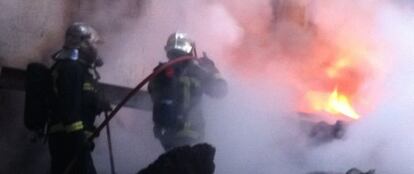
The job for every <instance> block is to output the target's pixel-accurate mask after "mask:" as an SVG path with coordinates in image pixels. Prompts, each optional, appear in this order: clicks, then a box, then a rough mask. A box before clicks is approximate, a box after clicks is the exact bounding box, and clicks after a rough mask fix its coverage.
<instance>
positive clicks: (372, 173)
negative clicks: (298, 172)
mask: <svg viewBox="0 0 414 174" xmlns="http://www.w3.org/2000/svg"><path fill="white" fill-rule="evenodd" d="M307 174H375V170H373V169H371V170H368V171H367V172H362V171H361V170H359V169H357V168H352V169H349V170H348V171H347V172H346V173H341V172H320V171H319V172H310V173H307Z"/></svg>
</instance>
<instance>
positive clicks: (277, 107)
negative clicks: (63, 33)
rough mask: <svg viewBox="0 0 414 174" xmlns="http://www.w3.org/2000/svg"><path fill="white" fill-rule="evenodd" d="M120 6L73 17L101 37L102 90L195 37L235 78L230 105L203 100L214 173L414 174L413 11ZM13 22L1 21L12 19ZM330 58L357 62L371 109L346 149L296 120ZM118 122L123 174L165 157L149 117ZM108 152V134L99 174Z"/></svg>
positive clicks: (296, 0)
mask: <svg viewBox="0 0 414 174" xmlns="http://www.w3.org/2000/svg"><path fill="white" fill-rule="evenodd" d="M45 2H46V1H45ZM117 2H118V3H116V2H111V3H109V2H89V3H86V2H83V3H80V7H79V10H80V12H81V13H80V14H78V15H77V19H76V20H83V21H87V22H90V23H92V24H94V25H95V26H97V28H98V31H101V33H103V38H104V41H105V43H104V45H102V47H101V50H100V52H101V53H102V56H103V57H104V59H105V62H106V65H105V66H104V67H103V68H102V72H103V73H102V76H103V80H104V81H105V82H109V83H115V84H119V85H128V86H132V85H135V84H136V83H137V82H138V81H139V80H141V79H142V78H143V77H144V76H145V75H146V74H148V73H150V72H151V71H152V69H153V67H155V66H156V65H157V64H158V62H159V61H165V60H166V59H165V58H164V57H165V53H164V52H163V46H164V44H165V40H166V38H167V36H168V35H169V34H170V33H172V32H175V31H182V32H187V33H189V34H190V36H192V37H193V38H194V40H195V41H196V43H197V48H198V52H199V54H201V52H202V51H207V53H208V55H209V56H210V57H211V58H212V59H213V60H214V61H215V62H216V64H217V66H218V67H219V69H220V70H221V71H222V73H223V76H224V77H225V78H226V79H227V80H228V82H229V89H230V92H229V94H228V96H227V97H226V98H224V99H223V100H215V99H209V98H206V99H205V105H206V107H205V117H206V118H205V119H206V121H207V141H208V142H210V143H211V144H213V145H215V146H216V148H217V154H216V167H217V168H216V173H229V174H236V173H237V174H239V173H263V174H267V173H306V172H310V171H316V170H326V171H345V170H347V169H349V168H351V167H359V168H361V169H364V170H366V169H368V168H376V169H377V171H378V173H399V174H400V173H401V174H411V173H413V172H414V168H413V167H412V165H411V164H412V162H414V158H413V156H414V150H412V148H410V147H411V146H412V145H414V138H412V136H411V132H412V131H413V128H412V125H414V117H413V116H414V115H413V114H412V113H413V111H412V109H411V108H414V106H413V105H414V94H413V92H412V89H414V77H413V76H412V73H414V71H413V68H412V65H413V64H414V61H413V59H412V57H413V56H414V52H413V49H412V48H413V44H412V43H414V42H413V41H414V35H413V34H412V31H413V30H414V22H413V21H414V18H413V17H412V15H413V12H412V11H411V10H412V9H410V8H409V7H408V8H403V5H407V4H411V3H410V2H402V1H401V3H400V1H387V0H369V1H364V2H359V1H358V2H357V1H347V0H332V1H312V0H291V1H289V0H257V1H248V0H243V1H238V0H223V1H217V0H199V1H191V0H169V1H162V0H153V1H139V3H137V2H138V1H128V0H123V1H117ZM52 4H53V3H52ZM8 6H12V5H10V4H8ZM55 6H56V7H57V6H58V5H57V4H55ZM304 9H306V10H304ZM0 13H1V12H0ZM56 13H57V12H56ZM39 14H40V13H39ZM42 14H43V13H42ZM6 16H7V15H2V18H0V19H2V20H3V21H10V19H7V17H6ZM14 16H16V15H14ZM54 18H57V17H56V16H51V17H50V18H49V19H50V20H52V19H54ZM54 21H57V20H54ZM308 21H311V22H310V23H309V22H308ZM14 25H18V24H14ZM49 25H50V26H51V28H57V30H58V29H60V30H62V28H61V26H60V28H59V27H56V26H55V27H53V26H52V24H49ZM62 25H63V24H62ZM38 28H39V27H37V28H36V29H38ZM7 30H11V29H10V28H7ZM34 33H37V32H34ZM39 33H41V32H40V31H39ZM0 38H1V40H2V41H0V43H2V45H3V46H2V47H1V48H0V53H1V55H2V56H3V57H5V56H7V57H8V56H12V54H9V53H8V52H7V51H4V50H12V47H13V43H14V44H15V45H19V44H20V43H23V42H24V41H20V40H18V41H13V42H12V43H7V42H5V41H4V40H10V39H11V38H9V37H5V36H3V37H0ZM23 38H24V37H23ZM51 38H58V36H55V35H54V37H51ZM60 39H61V38H60ZM33 42H34V41H33ZM6 43H7V44H6ZM33 45H38V44H37V43H33ZM315 45H316V46H315ZM22 47H24V46H22ZM13 49H17V48H15V47H13ZM331 49H335V50H336V49H337V50H340V51H339V52H341V51H342V52H346V53H349V54H347V56H351V57H357V58H356V60H355V61H356V62H358V66H357V69H358V71H357V73H356V74H357V75H356V76H353V78H354V80H355V81H354V83H355V84H358V85H355V84H354V85H351V86H352V90H355V91H357V92H355V93H356V95H357V96H360V98H362V99H366V100H362V99H360V100H359V101H358V104H359V105H361V110H362V111H364V112H362V114H363V115H362V119H360V120H358V121H356V122H353V123H352V124H351V125H350V126H349V129H348V132H347V134H346V136H345V138H344V139H343V140H338V141H333V142H330V143H327V144H322V145H313V144H311V143H309V141H308V137H307V136H306V133H305V132H303V130H302V124H301V122H300V121H299V120H298V117H297V114H296V112H297V107H298V102H299V101H298V100H299V98H300V96H301V95H302V93H301V92H303V91H302V90H303V89H307V88H308V87H310V86H311V85H313V83H314V82H315V81H316V82H318V80H320V79H318V78H316V79H315V78H313V76H312V75H314V74H315V73H317V72H318V71H317V70H318V68H320V67H319V65H320V64H319V63H320V62H321V61H322V60H324V58H321V57H324V56H325V57H329V56H326V55H329V54H331V53H332V52H331ZM354 49H356V51H355V50H354ZM359 49H361V50H363V51H361V50H359ZM10 52H15V51H10ZM26 54H29V53H26ZM42 56H43V55H42ZM17 57H18V56H17ZM34 57H35V56H34ZM22 61H23V60H16V62H17V63H16V62H14V63H13V60H12V59H10V58H8V59H1V61H0V63H6V64H11V65H15V64H21V62H22ZM25 61H27V60H25ZM23 62H24V61H23ZM309 67H311V68H310V69H309ZM352 82H353V81H350V82H349V83H352ZM366 108H369V109H366ZM365 110H366V111H365ZM111 124H112V125H113V136H114V148H115V154H116V158H115V159H116V160H117V161H116V164H117V167H118V168H117V171H118V172H119V173H132V172H135V171H137V170H139V169H140V168H142V167H145V166H146V165H147V164H148V163H150V162H151V161H152V160H153V159H155V158H156V157H157V156H158V155H159V154H160V153H162V150H161V147H160V146H159V143H158V142H157V140H156V139H155V138H153V137H152V123H151V115H150V113H149V112H139V113H137V112H135V111H132V110H129V109H128V110H124V111H122V112H121V113H120V115H119V116H118V117H117V118H116V119H115V120H114V121H113V122H112V123H111ZM105 143H106V140H105V135H104V134H103V135H101V138H99V139H98V140H97V149H96V151H95V153H94V155H95V161H96V164H97V168H98V171H100V172H102V173H105V171H109V163H108V162H107V158H108V157H107V152H106V145H105Z"/></svg>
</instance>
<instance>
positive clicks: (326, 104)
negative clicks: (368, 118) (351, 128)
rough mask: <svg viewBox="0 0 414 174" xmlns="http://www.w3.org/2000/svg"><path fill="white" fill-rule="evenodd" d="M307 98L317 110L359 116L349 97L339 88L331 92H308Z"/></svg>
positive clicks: (353, 116)
mask: <svg viewBox="0 0 414 174" xmlns="http://www.w3.org/2000/svg"><path fill="white" fill-rule="evenodd" d="M306 98H307V99H308V101H309V102H310V104H311V107H312V109H313V110H315V111H322V112H327V113H330V114H333V115H345V116H347V117H350V118H352V119H358V118H359V115H358V113H357V112H356V111H355V109H354V108H353V107H352V105H351V104H350V102H349V99H348V97H347V96H346V95H343V94H341V93H339V92H338V90H337V88H335V90H334V91H333V92H332V93H330V94H327V93H322V92H314V91H311V92H308V93H307V94H306Z"/></svg>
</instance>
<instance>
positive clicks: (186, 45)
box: [164, 32, 194, 59]
mask: <svg viewBox="0 0 414 174" xmlns="http://www.w3.org/2000/svg"><path fill="white" fill-rule="evenodd" d="M164 49H165V51H166V53H167V57H168V58H169V59H174V58H177V57H180V56H185V55H191V53H192V51H193V49H194V42H193V41H192V40H191V39H190V38H188V36H187V34H185V33H179V32H176V33H172V34H171V35H170V36H169V37H168V40H167V44H166V45H165V47H164Z"/></svg>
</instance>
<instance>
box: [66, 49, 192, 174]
mask: <svg viewBox="0 0 414 174" xmlns="http://www.w3.org/2000/svg"><path fill="white" fill-rule="evenodd" d="M196 58H197V56H195V57H194V56H183V57H179V58H176V59H174V60H171V61H169V62H167V63H165V64H163V65H162V66H161V67H159V68H157V69H155V70H154V71H153V72H152V73H151V74H150V75H148V76H147V77H146V78H145V79H144V80H142V81H141V82H140V83H138V85H137V86H136V87H135V88H134V89H132V90H131V91H130V92H129V93H128V94H127V95H126V96H125V97H124V98H123V99H122V100H121V102H119V103H118V104H117V105H116V106H115V108H114V109H113V111H112V112H111V113H110V114H109V115H108V116H107V117H106V118H105V120H104V121H103V122H102V123H101V124H100V125H99V126H98V127H97V128H96V130H95V131H94V132H93V134H92V135H91V136H89V138H88V139H87V141H88V142H91V141H92V140H93V139H94V138H96V137H97V136H98V135H99V133H100V132H101V131H102V129H104V128H105V127H106V126H107V125H108V123H109V121H111V119H112V118H113V117H115V115H116V114H117V113H118V112H119V110H120V109H121V108H122V107H123V106H124V105H125V104H126V103H127V102H128V101H129V100H130V99H131V98H132V97H133V96H134V95H135V94H136V93H137V92H138V91H139V90H140V89H141V88H142V87H143V86H144V85H145V84H146V83H147V82H149V81H150V80H152V79H153V78H154V77H155V76H157V75H158V74H160V73H161V72H163V71H164V70H165V69H166V68H168V67H170V66H172V65H174V64H177V63H180V62H184V61H187V60H191V59H196ZM78 157H79V154H76V155H75V157H74V158H73V159H72V160H71V162H70V163H69V164H68V166H67V167H66V169H65V172H64V174H69V173H70V172H71V171H72V168H73V166H74V165H75V163H76V161H77V159H78Z"/></svg>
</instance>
